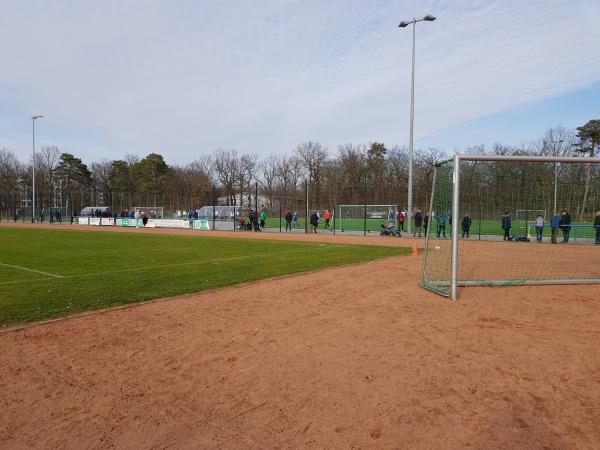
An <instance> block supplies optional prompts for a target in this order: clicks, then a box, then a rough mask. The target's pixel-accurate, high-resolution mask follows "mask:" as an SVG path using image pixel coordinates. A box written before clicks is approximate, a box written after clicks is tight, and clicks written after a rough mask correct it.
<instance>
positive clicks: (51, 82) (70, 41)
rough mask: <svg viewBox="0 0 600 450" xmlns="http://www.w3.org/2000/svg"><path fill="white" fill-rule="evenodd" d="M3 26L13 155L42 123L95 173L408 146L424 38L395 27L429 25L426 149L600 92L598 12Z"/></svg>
mask: <svg viewBox="0 0 600 450" xmlns="http://www.w3.org/2000/svg"><path fill="white" fill-rule="evenodd" d="M2 13H3V14H2V16H1V17H0V54H2V55H4V56H5V60H6V61H7V64H5V65H3V68H2V70H0V104H2V106H0V117H6V118H8V119H10V120H6V121H3V123H5V124H9V123H10V126H8V125H5V126H3V125H1V124H0V146H1V145H7V142H9V141H11V142H12V145H11V146H13V145H14V147H13V148H15V150H17V151H18V153H19V155H20V156H24V155H25V154H26V153H27V152H28V151H29V142H30V141H29V134H28V133H29V124H27V123H26V119H27V117H28V115H30V114H31V113H33V112H39V113H43V114H45V115H46V119H44V122H43V126H42V127H41V129H40V140H41V143H42V144H43V143H44V140H45V141H46V142H45V143H48V144H49V143H52V144H58V145H59V146H62V147H63V148H65V150H67V151H71V152H73V153H76V154H78V155H81V156H83V157H84V159H86V160H91V159H95V158H99V157H108V158H117V157H121V156H122V155H123V154H124V153H126V152H137V153H139V154H144V153H146V152H150V151H156V152H160V153H163V154H164V155H165V156H166V157H167V159H168V160H170V161H179V162H184V161H189V160H191V159H193V158H194V157H195V156H197V155H198V154H200V153H206V152H209V151H210V150H212V149H214V148H217V147H225V148H237V149H238V150H239V151H242V152H256V153H259V154H266V153H269V152H282V151H287V150H289V149H291V148H293V147H294V146H295V145H296V144H298V143H300V142H302V141H304V140H308V139H317V140H320V141H322V142H323V143H325V144H327V145H330V146H335V145H336V144H338V143H343V142H349V141H355V142H359V141H367V140H373V139H378V140H382V141H384V142H386V143H388V144H394V143H398V144H404V143H405V142H406V141H407V134H408V113H409V101H410V92H409V87H410V44H411V36H410V29H399V28H397V27H396V25H397V23H398V22H399V21H400V20H401V19H408V18H410V17H411V16H412V15H416V16H417V17H419V16H422V15H424V14H427V13H432V14H434V15H436V16H438V20H437V21H435V22H433V23H419V24H418V25H417V83H416V88H417V106H416V114H417V116H416V117H417V119H416V125H415V127H416V128H415V131H416V136H417V137H419V136H424V135H427V134H428V133H432V132H434V131H436V130H440V129H444V128H447V127H449V126H451V125H453V124H456V123H460V122H464V121H466V120H471V119H474V118H478V117H481V116H484V115H488V114H490V113H493V112H496V111H500V110H503V109H507V108H511V107H514V106H516V105H519V104H522V103H526V102H530V101H535V100H541V99H544V98H548V97H551V96H556V95H560V94H564V93H567V92H570V91H572V90H576V89H579V88H582V87H585V86H586V85H589V84H591V83H592V82H594V81H596V80H598V79H600V57H599V56H598V55H599V54H600V52H599V51H598V48H599V47H600V27H598V23H599V22H600V3H598V2H597V1H595V0H587V1H586V0H581V1H578V2H568V1H558V0H555V1H551V0H550V1H549V0H537V1H529V2H517V1H489V0H488V1H471V0H463V1H456V0H455V1H447V2H442V1H422V2H416V1H410V2H409V1H371V2H364V1H361V0H354V1H349V0H348V1H344V0H337V1H330V2H321V1H317V0H314V1H293V2H291V1H290V2H284V1H276V0H273V1H262V2H247V1H243V0H239V1H233V0H232V1H212V2H209V1H205V2H196V1H176V2H172V1H163V2H150V1H143V2H142V1H139V2H133V1H130V2H122V1H105V2H92V1H89V2H66V1H65V2H62V1H53V2H45V1H39V2H31V1H27V0H23V1H19V2H16V1H14V2H11V3H8V4H7V3H6V2H5V4H4V5H3V8H2ZM21 118H22V119H23V124H24V125H23V127H22V128H19V127H16V128H15V127H14V124H15V123H18V121H19V120H20V119H21ZM14 141H16V142H19V143H20V144H16V145H15V144H14Z"/></svg>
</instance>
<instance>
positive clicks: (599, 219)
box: [594, 211, 600, 245]
mask: <svg viewBox="0 0 600 450" xmlns="http://www.w3.org/2000/svg"><path fill="white" fill-rule="evenodd" d="M594 228H595V229H596V240H595V242H596V245H600V211H596V217H594Z"/></svg>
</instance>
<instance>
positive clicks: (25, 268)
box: [0, 262, 63, 278]
mask: <svg viewBox="0 0 600 450" xmlns="http://www.w3.org/2000/svg"><path fill="white" fill-rule="evenodd" d="M0 266H5V267H12V268H13V269H20V270H26V271H27V272H33V273H41V274H42V275H46V276H49V277H54V278H63V276H62V275H56V274H53V273H48V272H44V271H42V270H35V269H29V268H27V267H23V266H15V265H13V264H6V263H3V262H0Z"/></svg>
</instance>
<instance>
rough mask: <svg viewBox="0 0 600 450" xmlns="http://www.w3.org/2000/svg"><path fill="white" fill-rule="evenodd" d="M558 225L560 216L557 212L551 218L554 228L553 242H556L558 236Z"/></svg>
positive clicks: (551, 224)
mask: <svg viewBox="0 0 600 450" xmlns="http://www.w3.org/2000/svg"><path fill="white" fill-rule="evenodd" d="M558 225H560V216H559V215H558V214H557V213H554V215H553V216H552V219H551V220H550V229H551V230H552V235H551V236H550V242H552V243H553V244H556V237H557V236H558Z"/></svg>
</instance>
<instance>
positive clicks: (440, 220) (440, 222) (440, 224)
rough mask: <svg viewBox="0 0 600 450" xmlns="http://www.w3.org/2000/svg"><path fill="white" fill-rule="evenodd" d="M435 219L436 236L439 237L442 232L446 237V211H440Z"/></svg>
mask: <svg viewBox="0 0 600 450" xmlns="http://www.w3.org/2000/svg"><path fill="white" fill-rule="evenodd" d="M436 219H437V237H438V238H439V237H440V236H441V235H442V234H443V235H444V238H445V237H446V213H444V212H443V213H441V214H439V215H437V216H436Z"/></svg>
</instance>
